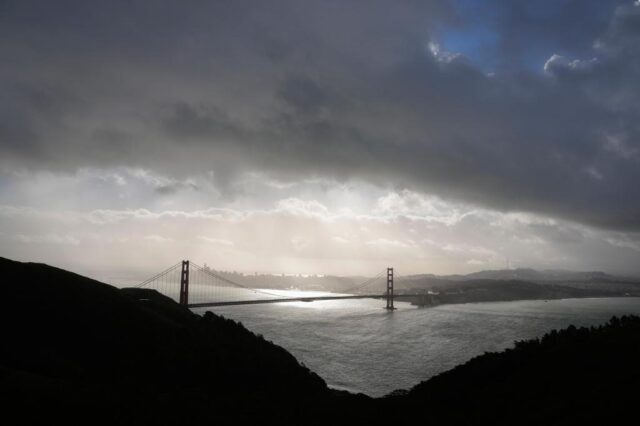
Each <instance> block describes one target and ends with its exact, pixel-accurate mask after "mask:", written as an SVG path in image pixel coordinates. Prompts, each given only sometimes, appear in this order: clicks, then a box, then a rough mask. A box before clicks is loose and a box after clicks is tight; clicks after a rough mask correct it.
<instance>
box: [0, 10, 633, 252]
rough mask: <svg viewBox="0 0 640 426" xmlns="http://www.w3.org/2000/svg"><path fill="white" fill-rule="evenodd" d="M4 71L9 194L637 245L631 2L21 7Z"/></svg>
mask: <svg viewBox="0 0 640 426" xmlns="http://www.w3.org/2000/svg"><path fill="white" fill-rule="evenodd" d="M0 55H1V57H2V63H3V65H2V67H0V92H1V93H2V102H1V103H0V166H1V167H2V173H3V174H2V176H0V178H2V179H4V180H5V181H6V182H5V185H4V187H5V188H8V187H9V186H11V185H12V183H11V182H13V180H15V179H14V177H15V176H16V175H20V176H22V175H23V174H24V173H27V174H32V175H34V176H35V175H37V174H39V173H40V174H42V173H52V174H54V175H57V176H59V175H63V176H64V175H70V176H73V175H76V174H77V173H85V172H86V171H87V170H97V171H104V173H106V174H111V175H113V174H114V173H115V174H117V173H118V171H122V170H128V171H132V170H137V172H131V173H134V174H135V173H138V174H139V173H146V174H147V177H149V176H156V177H157V181H156V182H155V184H154V183H153V182H152V183H150V185H152V186H153V185H155V192H156V193H157V195H158V196H164V195H167V194H175V193H178V192H184V191H191V192H193V193H199V194H200V195H201V196H202V197H205V198H206V197H208V196H209V195H207V194H213V193H215V194H218V195H220V194H223V196H224V197H226V198H225V199H227V200H228V201H229V202H233V199H234V197H236V196H237V195H238V194H239V192H238V191H240V189H239V188H240V187H241V183H242V182H244V181H246V177H247V176H255V175H256V174H257V175H260V176H264V177H265V179H268V180H270V181H272V182H279V183H280V184H282V185H292V184H295V183H296V182H301V181H308V180H325V181H327V182H336V183H337V184H341V183H348V182H351V181H358V182H366V183H367V184H370V185H373V186H375V187H378V188H382V189H384V190H389V191H395V192H398V191H403V190H408V191H411V192H412V193H413V192H415V193H419V194H423V195H425V194H426V195H434V196H437V197H439V198H440V199H443V200H447V201H449V202H451V203H464V204H465V205H471V206H478V207H479V208H482V209H486V210H492V211H501V212H525V213H533V214H538V215H541V216H544V217H548V218H550V219H557V220H561V221H567V223H568V222H572V223H575V224H576V226H583V225H584V226H587V227H595V228H599V229H602V230H604V231H607V232H608V231H611V232H622V233H625V232H626V233H630V234H629V235H630V236H631V237H633V238H635V236H634V235H636V233H637V232H638V231H640V185H638V182H640V83H638V77H639V75H640V3H638V2H637V1H600V0H598V1H591V0H590V1H570V0H565V1H540V2H528V1H502V0H494V1H489V2H482V5H481V6H480V5H477V4H475V5H474V4H473V2H463V1H460V2H449V1H440V0H427V1H393V2H391V1H382V0H376V1H366V2H364V1H362V2H361V1H322V2H306V1H305V2H301V1H278V2H262V1H214V2H211V1H194V2H189V3H188V4H185V3H184V2H180V1H146V0H138V1H110V2H99V1H60V2H55V3H54V2H37V1H10V0H9V1H2V2H0ZM95 173H102V172H95ZM21 174H22V175H21ZM136 179H138V180H140V179H142V178H141V177H140V176H138V177H137V178H136ZM158 179H159V180H158ZM9 181H11V182H9ZM14 183H15V182H14ZM7 191H8V190H5V191H4V192H2V187H0V193H2V194H4V196H3V200H2V201H3V202H4V203H5V204H18V202H17V200H19V199H20V196H19V195H15V197H13V198H12V196H11V195H10V194H8V192H7ZM211 197H212V198H215V197H213V196H211ZM113 202H114V203H117V202H118V201H117V200H115V199H114V201H113ZM23 204H29V203H23ZM204 204H206V203H204ZM85 207H86V206H85ZM123 207H124V206H123ZM196 207H198V208H204V207H205V205H200V204H198V205H197V206H196ZM538 231H539V232H543V230H541V229H539V230H538ZM621 235H623V234H621ZM631 237H629V238H631ZM634 241H635V240H634ZM634 244H635V243H634Z"/></svg>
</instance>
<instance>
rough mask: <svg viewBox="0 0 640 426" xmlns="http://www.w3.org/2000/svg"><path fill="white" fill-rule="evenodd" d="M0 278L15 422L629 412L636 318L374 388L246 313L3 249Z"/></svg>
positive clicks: (496, 418) (638, 373)
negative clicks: (353, 389) (297, 353)
mask: <svg viewBox="0 0 640 426" xmlns="http://www.w3.org/2000/svg"><path fill="white" fill-rule="evenodd" d="M0 277H2V280H1V284H0V291H1V292H2V293H1V294H2V297H0V336H1V339H2V340H1V344H0V401H2V407H3V418H4V419H5V420H6V419H10V418H12V416H14V417H13V419H14V421H12V422H11V423H10V424H42V423H48V424H57V423H59V422H61V421H62V422H63V423H64V424H70V423H71V424H75V423H80V422H82V423H83V424H92V425H95V424H109V425H124V424H132V425H207V424H212V425H213V424H216V425H218V424H272V423H277V424H281V425H302V424H304V425H306V424H314V425H315V424H317V425H325V424H332V425H349V426H353V425H360V424H362V425H372V424H376V425H377V424H406V425H415V424H437V425H449V424H455V425H468V424H484V423H488V424H493V425H512V424H519V425H520V424H522V425H539V424H549V425H567V424H569V425H574V424H576V425H577V424H580V425H585V424H621V423H620V422H621V419H623V418H624V416H630V415H631V416H634V417H631V418H630V419H631V420H630V422H631V424H633V423H634V422H635V416H637V414H636V412H635V406H636V400H637V390H638V389H639V388H640V363H639V362H638V359H640V318H637V317H623V318H621V319H616V318H614V319H612V320H611V321H610V322H609V323H608V324H607V325H605V326H601V327H596V328H590V329H576V328H575V327H569V328H568V329H566V330H562V331H560V332H555V331H554V332H551V333H549V334H547V335H545V336H544V337H542V338H541V339H536V340H530V341H525V342H518V343H516V345H515V347H514V348H513V349H509V350H506V351H504V352H501V353H490V354H485V355H482V356H479V357H476V358H474V359H472V360H470V361H469V362H467V363H466V364H464V365H461V366H459V367H456V368H454V369H453V370H450V371H448V372H445V373H443V374H440V375H438V376H436V377H434V378H432V379H430V380H427V381H425V382H422V383H420V384H417V385H416V386H415V387H414V388H413V389H411V390H409V391H397V392H395V393H393V394H391V395H389V396H387V397H385V398H379V399H372V398H368V397H366V396H363V395H353V394H349V393H347V392H339V391H333V390H331V389H329V388H327V386H326V384H325V383H324V381H323V380H322V379H321V378H320V377H318V376H317V375H316V374H314V373H313V372H311V371H309V370H308V369H307V368H306V367H304V366H303V365H301V364H300V363H299V362H298V361H297V360H296V359H295V358H294V357H293V356H292V355H291V354H289V353H288V352H287V351H286V350H284V349H282V348H281V347H278V346H276V345H274V344H272V343H270V342H268V341H265V340H264V339H263V338H262V337H260V336H256V335H255V334H253V333H251V332H250V331H248V330H246V329H245V328H244V327H243V326H242V325H241V324H239V323H236V322H234V321H231V320H227V319H224V318H222V317H220V316H217V315H214V314H212V313H207V314H205V315H204V316H202V317H201V316H198V315H195V314H193V313H192V312H190V311H189V310H188V309H186V308H184V307H182V306H180V305H178V304H177V303H175V302H174V301H173V300H171V299H168V298H166V297H164V296H162V295H160V294H159V293H157V292H155V291H150V290H141V289H122V290H118V289H116V288H114V287H111V286H108V285H106V284H102V283H99V282H97V281H94V280H91V279H88V278H85V277H82V276H79V275H76V274H73V273H70V272H67V271H63V270H60V269H57V268H53V267H50V266H47V265H42V264H34V263H19V262H13V261H10V260H7V259H2V258H0ZM491 283H492V284H491V285H497V284H496V283H497V281H496V280H493V281H491ZM508 283H509V281H504V283H503V284H508ZM459 285H471V284H469V283H459ZM471 286H472V287H476V286H475V285H471ZM524 286H525V287H527V286H530V284H524ZM531 291H537V287H531ZM427 349H428V348H425V350H427ZM399 350H401V348H399ZM389 365H390V368H397V366H395V365H394V363H393V360H389ZM16 416H17V417H16Z"/></svg>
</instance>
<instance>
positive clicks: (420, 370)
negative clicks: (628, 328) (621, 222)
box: [195, 298, 640, 396]
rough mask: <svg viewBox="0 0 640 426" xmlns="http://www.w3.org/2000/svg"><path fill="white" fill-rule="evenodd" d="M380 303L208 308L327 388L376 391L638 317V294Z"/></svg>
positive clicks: (347, 302) (363, 300) (356, 302)
mask: <svg viewBox="0 0 640 426" xmlns="http://www.w3.org/2000/svg"><path fill="white" fill-rule="evenodd" d="M383 304H384V301H381V300H370V299H362V300H345V301H320V302H311V303H305V302H288V303H277V304H267V305H245V306H231V307H220V308H207V309H198V310H195V311H196V312H198V313H204V312H205V311H206V310H211V311H213V312H216V313H218V314H221V315H224V316H225V317H227V318H232V319H235V320H238V321H241V322H242V323H243V324H244V325H245V326H246V327H247V328H248V329H250V330H252V331H253V332H255V333H259V334H262V335H263V336H264V337H265V338H266V339H268V340H271V341H273V342H274V343H276V344H278V345H281V346H283V347H284V348H286V349H287V350H289V351H290V352H291V353H292V354H293V355H294V356H295V357H296V358H297V359H298V360H300V361H301V362H302V363H304V364H305V365H306V366H308V367H309V368H310V369H311V370H313V371H315V372H316V373H318V374H319V375H320V376H322V377H323V378H324V379H325V380H326V381H327V383H328V384H329V385H330V386H332V387H335V388H340V389H346V390H349V391H352V392H363V393H366V394H368V395H371V396H381V395H384V394H386V393H389V392H391V391H393V390H395V389H401V388H404V389H407V388H410V387H412V386H414V385H415V384H417V383H418V382H420V381H422V380H426V379H428V378H430V377H432V376H434V375H436V374H438V373H441V372H443V371H446V370H449V369H451V368H452V367H455V366H456V365H458V364H461V363H464V362H466V361H468V360H469V359H471V358H472V357H474V356H477V355H481V354H482V353H484V352H489V351H499V350H502V349H505V348H507V347H511V346H512V345H513V342H514V341H515V340H522V339H529V338H534V337H539V336H542V335H543V334H544V333H545V332H547V331H550V330H552V329H558V328H564V327H567V326H568V325H570V324H574V325H576V326H587V325H595V324H600V323H603V322H605V321H607V320H608V319H609V318H610V317H611V316H612V315H618V316H620V315H624V314H637V315H640V299H638V298H593V299H566V300H550V301H548V302H545V301H517V302H491V303H469V304H461V305H443V306H438V307H435V308H416V307H413V306H411V305H409V304H407V303H396V307H398V308H399V309H397V310H396V311H394V312H387V311H386V310H384V309H383Z"/></svg>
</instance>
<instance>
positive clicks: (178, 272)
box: [136, 260, 423, 310]
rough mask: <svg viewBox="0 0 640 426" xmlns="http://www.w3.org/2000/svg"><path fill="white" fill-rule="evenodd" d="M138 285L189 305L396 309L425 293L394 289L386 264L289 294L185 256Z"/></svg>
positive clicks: (391, 269) (390, 269) (391, 272)
mask: <svg viewBox="0 0 640 426" xmlns="http://www.w3.org/2000/svg"><path fill="white" fill-rule="evenodd" d="M136 287H138V288H148V289H154V290H156V291H158V292H160V293H162V294H164V295H165V296H168V297H170V298H172V299H174V300H176V301H177V302H178V303H180V304H181V305H183V306H186V307H188V308H205V307H215V306H233V305H253V304H263V303H281V302H314V301H319V300H348V299H368V298H373V299H382V300H384V301H385V302H386V306H385V308H386V309H387V310H394V309H395V308H394V305H393V302H394V299H397V298H399V297H402V298H406V297H420V296H423V295H414V294H402V295H398V294H395V293H394V271H393V268H386V270H383V271H381V272H380V273H379V274H377V275H376V276H374V277H372V278H368V279H366V280H364V281H362V282H360V283H358V284H357V285H354V286H351V287H349V288H346V289H343V290H341V291H340V293H339V294H338V293H336V294H331V295H326V294H324V295H309V294H308V293H310V292H300V293H307V295H300V294H296V295H293V296H292V295H287V292H282V291H281V290H276V289H262V288H255V287H252V286H248V285H245V284H242V283H239V282H237V281H235V280H232V279H230V278H229V277H226V276H224V275H222V274H220V273H218V272H216V271H213V270H211V269H210V268H207V267H202V266H200V265H198V264H196V263H194V262H191V261H189V260H183V261H181V262H178V263H176V264H175V265H172V266H170V267H169V268H167V269H165V270H164V271H162V272H160V273H158V274H156V275H154V276H153V277H151V278H149V279H147V280H145V281H143V282H141V283H140V284H138V285H137V286H136Z"/></svg>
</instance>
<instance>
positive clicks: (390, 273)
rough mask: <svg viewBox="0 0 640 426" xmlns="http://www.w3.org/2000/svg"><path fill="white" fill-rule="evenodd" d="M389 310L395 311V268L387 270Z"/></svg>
mask: <svg viewBox="0 0 640 426" xmlns="http://www.w3.org/2000/svg"><path fill="white" fill-rule="evenodd" d="M386 308H387V310H389V311H393V310H394V309H395V308H394V307H393V268H387V307H386Z"/></svg>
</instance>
